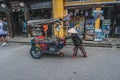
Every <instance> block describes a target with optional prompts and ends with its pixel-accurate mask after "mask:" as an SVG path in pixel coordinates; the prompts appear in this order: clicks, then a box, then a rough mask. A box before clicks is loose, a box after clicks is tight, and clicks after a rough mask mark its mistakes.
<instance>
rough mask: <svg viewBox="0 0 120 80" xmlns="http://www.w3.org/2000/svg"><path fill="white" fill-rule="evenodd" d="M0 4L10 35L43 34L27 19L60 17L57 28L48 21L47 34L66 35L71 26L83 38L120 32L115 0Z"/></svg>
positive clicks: (27, 0)
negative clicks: (30, 25)
mask: <svg viewBox="0 0 120 80" xmlns="http://www.w3.org/2000/svg"><path fill="white" fill-rule="evenodd" d="M0 4H1V7H0V17H2V18H6V20H7V22H8V32H9V35H10V36H11V37H14V36H20V35H22V36H26V37H28V36H35V35H37V34H38V35H39V34H42V33H41V32H39V31H37V30H41V29H40V28H39V29H38V27H37V26H36V27H35V26H33V27H28V26H27V25H26V22H27V21H28V20H36V19H49V18H61V19H62V20H63V22H62V24H61V25H60V26H61V27H60V31H59V32H58V31H56V29H55V28H53V27H52V26H53V25H52V24H51V25H49V27H50V28H49V32H51V33H48V34H51V35H53V34H54V35H56V36H59V37H63V36H65V35H66V33H67V30H68V29H69V28H71V27H75V28H76V30H77V31H78V32H79V34H80V36H81V37H82V38H83V39H86V40H95V36H96V38H97V35H99V37H100V35H104V36H102V37H103V38H108V37H109V36H116V35H119V34H120V27H119V26H120V24H119V23H120V22H119V21H120V12H119V10H120V1H118V0H2V1H0ZM35 29H36V30H35ZM101 32H102V34H97V33H101ZM58 33H59V35H58ZM96 40H97V39H96Z"/></svg>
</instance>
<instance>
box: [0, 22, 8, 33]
mask: <svg viewBox="0 0 120 80" xmlns="http://www.w3.org/2000/svg"><path fill="white" fill-rule="evenodd" d="M3 27H4V24H3V22H0V35H3V34H7V31H5V30H3Z"/></svg>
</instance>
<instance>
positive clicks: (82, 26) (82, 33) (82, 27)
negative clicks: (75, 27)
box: [79, 17, 85, 38]
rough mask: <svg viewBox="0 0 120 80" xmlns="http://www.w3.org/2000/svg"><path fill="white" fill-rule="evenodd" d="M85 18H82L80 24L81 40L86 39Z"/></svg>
mask: <svg viewBox="0 0 120 80" xmlns="http://www.w3.org/2000/svg"><path fill="white" fill-rule="evenodd" d="M84 24H85V18H84V17H83V18H80V23H79V25H80V29H79V31H80V37H81V38H83V37H84V27H85V25H84Z"/></svg>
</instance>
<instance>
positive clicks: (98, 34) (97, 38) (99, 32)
mask: <svg viewBox="0 0 120 80" xmlns="http://www.w3.org/2000/svg"><path fill="white" fill-rule="evenodd" d="M94 41H102V30H101V29H95V34H94Z"/></svg>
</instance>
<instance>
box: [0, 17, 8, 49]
mask: <svg viewBox="0 0 120 80" xmlns="http://www.w3.org/2000/svg"><path fill="white" fill-rule="evenodd" d="M6 36H7V29H6V25H5V23H4V22H3V21H2V18H0V41H1V42H3V47H4V46H6V45H7V43H6V42H7V38H6Z"/></svg>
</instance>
